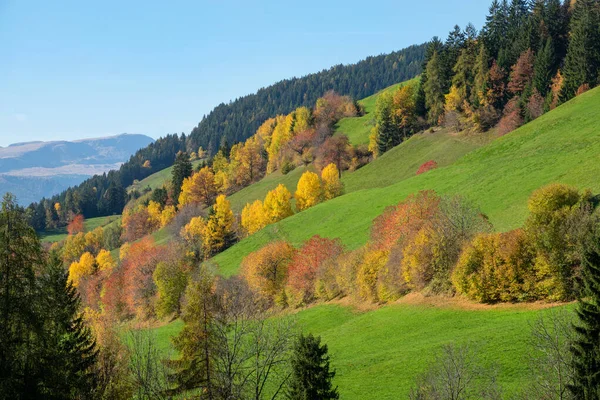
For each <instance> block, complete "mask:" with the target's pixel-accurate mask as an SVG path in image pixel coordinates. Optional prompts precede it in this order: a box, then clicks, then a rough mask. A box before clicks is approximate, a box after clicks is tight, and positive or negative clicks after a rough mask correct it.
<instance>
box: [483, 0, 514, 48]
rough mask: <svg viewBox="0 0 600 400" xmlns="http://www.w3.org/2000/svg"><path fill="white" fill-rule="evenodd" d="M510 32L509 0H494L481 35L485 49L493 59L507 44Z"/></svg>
mask: <svg viewBox="0 0 600 400" xmlns="http://www.w3.org/2000/svg"><path fill="white" fill-rule="evenodd" d="M507 32H508V3H507V0H502V1H498V0H494V1H493V2H492V5H491V6H490V9H489V13H488V16H487V17H486V23H485V26H484V28H483V31H482V33H481V36H482V38H483V42H484V43H485V47H486V48H487V49H488V50H489V52H490V54H491V56H492V57H494V58H496V57H498V52H499V51H500V49H501V48H502V47H504V44H505V42H506V35H507Z"/></svg>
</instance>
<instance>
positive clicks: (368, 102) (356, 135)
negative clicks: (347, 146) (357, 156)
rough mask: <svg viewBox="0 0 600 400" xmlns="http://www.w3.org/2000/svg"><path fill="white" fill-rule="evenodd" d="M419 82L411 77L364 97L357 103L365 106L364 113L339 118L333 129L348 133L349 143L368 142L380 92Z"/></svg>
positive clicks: (373, 124) (391, 90)
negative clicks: (408, 79)
mask: <svg viewBox="0 0 600 400" xmlns="http://www.w3.org/2000/svg"><path fill="white" fill-rule="evenodd" d="M418 82H419V78H414V79H411V80H410V81H406V82H403V83H399V84H396V85H392V86H390V87H387V88H385V89H383V90H381V91H379V92H377V93H375V94H374V95H371V96H369V97H365V98H364V99H362V100H359V101H358V103H359V104H361V105H362V106H363V107H364V108H365V115H363V116H362V117H354V118H343V119H342V120H340V121H339V122H338V123H337V125H336V126H335V131H336V133H337V132H341V133H345V134H346V135H348V138H349V139H350V143H352V144H368V143H369V134H370V133H371V128H373V126H375V114H374V113H375V104H376V103H377V98H378V97H379V96H380V95H381V94H382V93H387V92H393V91H395V90H397V89H398V88H399V87H401V86H403V85H406V84H410V85H414V84H417V83H418Z"/></svg>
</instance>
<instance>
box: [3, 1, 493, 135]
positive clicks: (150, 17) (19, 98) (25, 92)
mask: <svg viewBox="0 0 600 400" xmlns="http://www.w3.org/2000/svg"><path fill="white" fill-rule="evenodd" d="M488 3H489V2H488V1H485V0H461V1H447V0H421V1H403V0H395V1H370V2H369V1H366V2H365V1H356V2H354V1H348V0H346V1H323V0H320V1H313V0H304V1H298V2H285V1H255V2H251V1H239V2H235V1H228V0H212V1H175V0H174V1H160V2H159V1H156V2H155V1H129V0H128V1H110V0H105V1H66V0H65V1H55V2H54V1H33V0H31V1H27V0H23V1H22V0H0V54H1V57H0V60H1V61H0V146H5V145H7V144H10V143H14V142H22V141H30V140H56V139H78V138H85V137H97V136H106V135H114V134H119V133H123V132H127V133H144V134H148V135H150V136H152V137H155V138H156V137H159V136H162V135H164V134H167V133H174V132H178V133H181V132H185V133H189V132H190V130H191V129H192V128H193V127H194V126H195V125H196V124H197V123H198V122H199V121H200V119H201V118H202V115H203V114H206V113H208V112H210V110H211V109H212V108H213V107H214V106H215V105H217V104H219V103H221V102H227V101H229V100H230V99H234V98H236V97H238V96H241V95H245V94H248V93H252V92H254V91H256V90H257V89H258V88H260V87H263V86H268V85H269V84H271V83H274V82H276V81H278V80H281V79H284V78H289V77H293V76H301V75H305V74H307V73H311V72H316V71H319V70H322V69H324V68H328V67H330V66H332V65H334V64H339V63H344V64H345V63H352V62H356V61H358V60H360V59H363V58H365V57H366V56H369V55H376V54H380V53H387V52H390V51H393V50H398V49H401V48H403V47H406V46H409V45H411V44H417V43H422V42H425V41H427V40H429V39H430V38H431V37H433V36H434V35H438V36H441V37H442V38H445V37H446V35H447V33H448V31H449V30H450V29H451V28H452V27H453V26H454V24H459V25H461V26H463V27H464V25H466V24H467V23H468V22H472V23H473V24H475V26H476V27H477V28H480V27H481V25H482V24H483V21H484V18H485V15H486V13H487V8H488V6H489V4H488Z"/></svg>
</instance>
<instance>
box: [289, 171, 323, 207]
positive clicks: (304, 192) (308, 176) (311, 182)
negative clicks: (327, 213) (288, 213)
mask: <svg viewBox="0 0 600 400" xmlns="http://www.w3.org/2000/svg"><path fill="white" fill-rule="evenodd" d="M294 197H295V198H296V207H298V210H300V211H303V210H306V209H308V208H310V207H312V206H315V205H317V204H319V203H320V202H321V199H322V198H323V190H322V188H321V180H320V179H319V176H318V175H317V174H315V173H314V172H310V171H306V172H305V173H303V174H302V176H301V177H300V180H299V181H298V187H297V188H296V193H295V194H294Z"/></svg>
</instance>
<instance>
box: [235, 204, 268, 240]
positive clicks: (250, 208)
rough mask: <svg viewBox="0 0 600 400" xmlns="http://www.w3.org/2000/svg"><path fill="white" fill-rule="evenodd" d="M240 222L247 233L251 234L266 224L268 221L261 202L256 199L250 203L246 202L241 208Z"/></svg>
mask: <svg viewBox="0 0 600 400" xmlns="http://www.w3.org/2000/svg"><path fill="white" fill-rule="evenodd" d="M241 223H242V228H244V230H245V231H246V233H247V234H248V235H252V234H253V233H255V232H258V231H259V230H261V229H262V228H264V227H265V226H267V225H268V224H269V223H270V221H269V218H268V217H267V215H266V213H265V209H264V206H263V202H262V201H260V200H256V201H254V203H252V204H246V206H245V207H244V209H243V210H242V217H241Z"/></svg>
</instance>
